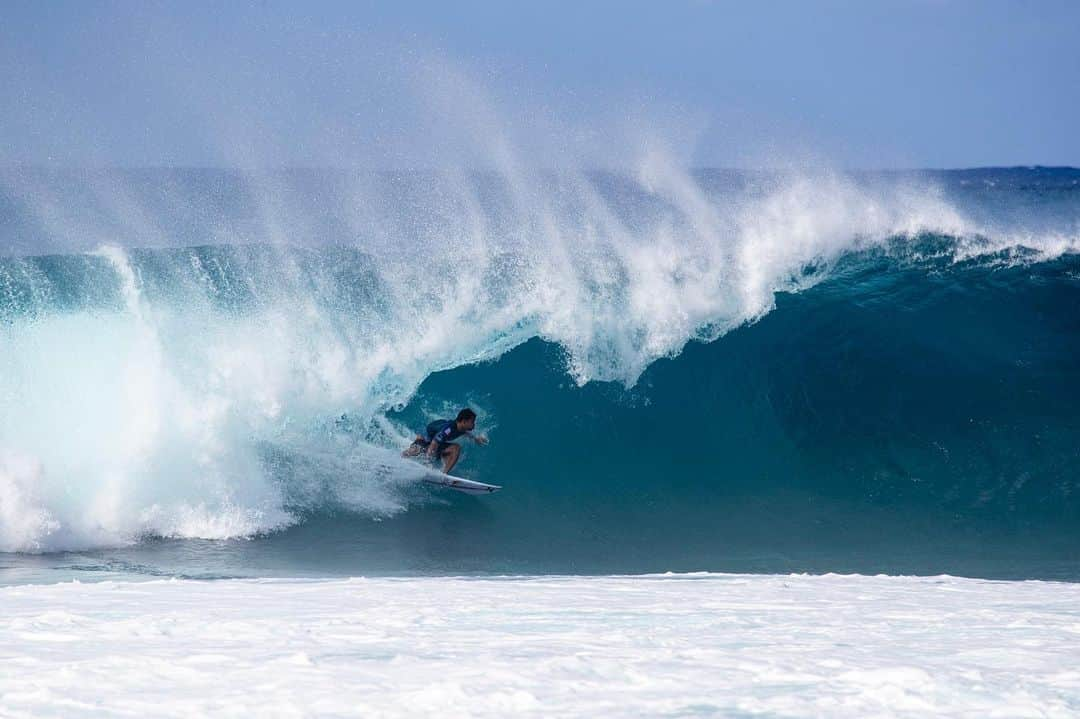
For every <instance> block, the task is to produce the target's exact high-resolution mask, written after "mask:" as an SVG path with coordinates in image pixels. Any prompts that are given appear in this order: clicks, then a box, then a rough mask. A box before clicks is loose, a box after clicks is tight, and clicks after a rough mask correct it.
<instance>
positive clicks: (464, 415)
mask: <svg viewBox="0 0 1080 719" xmlns="http://www.w3.org/2000/svg"><path fill="white" fill-rule="evenodd" d="M470 419H476V412H473V411H472V410H471V409H469V408H468V407H466V408H465V409H463V410H461V411H460V412H458V413H457V419H456V420H454V421H455V422H468V421H469V420H470Z"/></svg>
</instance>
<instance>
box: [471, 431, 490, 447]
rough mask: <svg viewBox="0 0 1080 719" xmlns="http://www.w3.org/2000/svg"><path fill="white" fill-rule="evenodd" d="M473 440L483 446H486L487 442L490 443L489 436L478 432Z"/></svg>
mask: <svg viewBox="0 0 1080 719" xmlns="http://www.w3.org/2000/svg"><path fill="white" fill-rule="evenodd" d="M473 442H476V443H477V444H478V445H480V446H481V447H483V446H484V445H485V444H487V443H488V438H487V437H485V436H484V435H482V434H478V435H476V436H475V437H473Z"/></svg>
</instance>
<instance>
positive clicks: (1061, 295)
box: [0, 169, 1080, 581]
mask: <svg viewBox="0 0 1080 719" xmlns="http://www.w3.org/2000/svg"><path fill="white" fill-rule="evenodd" d="M208 177H209V178H210V179H208ZM177 178H179V179H177ZM391 179H392V180H393V182H391V183H390V184H391V185H393V186H392V187H389V188H388V187H387V186H385V184H384V183H383V181H379V182H375V181H372V180H370V179H369V180H368V181H367V182H368V183H369V184H368V185H366V186H365V187H364V189H363V190H362V191H360V190H356V188H355V186H354V185H348V183H345V181H344V180H343V178H342V177H340V176H338V175H326V176H323V175H317V174H316V175H315V179H314V180H313V179H312V177H308V176H305V177H302V178H300V179H297V178H296V177H291V178H285V179H282V178H281V177H277V178H276V179H273V181H272V182H271V181H270V180H265V178H264V179H263V180H262V181H261V182H259V183H256V182H254V181H253V180H251V179H250V178H244V177H242V176H233V175H229V174H227V173H224V174H211V175H206V174H205V173H202V174H200V173H195V172H192V173H188V174H185V173H183V172H181V171H176V172H173V173H164V174H158V175H155V174H154V173H152V172H151V173H148V174H145V175H140V176H138V177H135V178H132V177H121V178H119V179H118V178H116V177H112V178H110V179H109V181H108V183H107V184H105V183H104V181H103V180H101V179H100V178H97V179H93V180H87V179H86V178H85V177H78V178H73V177H70V176H49V177H44V178H43V177H36V178H35V180H34V181H35V183H36V184H33V185H31V183H30V182H29V181H28V180H25V178H23V179H22V180H21V184H20V182H15V181H12V180H11V179H10V178H9V183H8V188H9V191H8V195H7V196H6V200H5V202H6V203H7V205H6V208H7V209H6V210H5V212H6V214H5V215H4V218H5V220H4V222H5V223H6V224H4V225H3V228H4V232H5V237H6V238H7V239H6V242H7V246H8V247H9V252H8V254H7V257H6V259H0V370H2V375H0V400H2V402H0V458H2V461H0V479H2V480H3V481H2V482H0V492H2V493H3V494H2V496H3V499H4V502H5V506H4V508H3V510H2V511H0V541H2V542H3V546H2V547H0V548H2V549H4V550H6V552H7V553H5V554H0V571H3V573H4V576H5V579H6V580H7V581H19V580H20V579H27V578H31V579H34V578H59V577H72V576H76V577H97V576H104V575H115V574H120V575H129V574H147V575H181V576H195V577H206V576H268V575H269V576H275V575H276V576H297V575H308V576H316V575H317V576H326V575H348V574H359V573H392V574H397V573H406V574H412V573H424V574H427V573H433V574H442V573H459V572H480V573H489V572H493V573H532V572H539V573H548V572H552V573H613V572H654V571H666V570H674V571H684V570H710V571H750V572H774V571H803V570H805V571H840V572H846V571H859V572H884V573H890V574H896V573H919V574H926V573H931V574H933V573H951V574H964V575H974V576H988V577H1053V578H1067V579H1076V578H1078V576H1080V569H1078V568H1080V493H1078V489H1080V485H1078V481H1080V480H1078V476H1080V475H1078V470H1080V410H1078V409H1077V406H1078V405H1077V399H1078V398H1080V255H1078V254H1077V252H1076V249H1077V238H1078V233H1080V185H1078V184H1077V183H1078V181H1080V172H1078V171H1074V170H1047V169H1028V170H1024V169H1017V170H984V171H959V172H947V173H906V174H905V173H881V174H875V175H862V176H842V177H836V176H828V177H824V178H813V179H811V180H806V179H805V178H788V177H774V176H764V175H752V174H746V173H744V174H739V173H723V172H705V173H696V174H686V175H679V176H677V177H674V178H672V177H663V176H661V177H653V178H646V179H647V180H648V181H644V180H643V179H642V178H640V177H638V178H627V177H621V176H610V175H590V176H583V177H573V178H560V177H544V178H540V179H534V180H533V181H531V182H530V183H529V184H527V185H526V186H525V187H526V189H525V190H522V189H521V187H520V186H518V185H515V183H514V182H511V181H510V180H507V179H505V178H496V177H492V176H478V177H473V178H471V179H470V180H469V181H468V182H466V186H464V187H463V186H460V185H458V184H454V183H452V182H449V181H447V182H436V181H433V180H432V178H430V177H421V176H408V177H405V178H401V177H397V178H391ZM315 180H317V181H318V182H316V181H315ZM383 180H386V178H383ZM181 181H182V182H181ZM387 181H388V180H387ZM275 183H276V184H275ZM394 183H397V184H396V185H395V184H394ZM469 183H471V184H469ZM181 184H182V185H183V186H184V187H185V188H187V189H186V190H185V193H186V194H183V195H182V198H183V201H180V200H179V199H177V196H173V197H172V198H171V200H170V202H171V203H172V204H169V203H166V202H165V201H164V200H161V199H160V197H159V196H158V195H155V194H154V193H153V192H151V189H152V188H154V187H158V188H161V187H171V188H174V189H175V188H176V187H178V186H180V185H181ZM270 185H272V188H271V189H267V187H268V186H270ZM315 185H317V187H315ZM346 185H348V189H347V190H346V189H343V188H346ZM373 186H374V187H375V188H376V189H372V187H373ZM12 187H14V188H16V189H18V190H19V191H18V192H16V191H15V190H11V189H10V188H12ZM118 187H119V188H121V190H122V191H121V190H118V189H117V188H118ZM88 188H89V189H88ZM103 188H105V189H103ZM313 188H314V189H313ZM395 188H396V189H395ZM177 192H179V191H177ZM354 192H356V193H359V194H358V195H355V196H354V195H352V194H350V193H354ZM76 195H78V196H80V197H82V198H83V200H82V201H83V202H84V203H85V207H88V208H91V209H92V211H90V210H87V212H86V213H83V214H79V215H78V216H77V217H75V216H74V214H78V213H74V214H73V216H64V217H62V218H61V219H57V217H58V215H57V213H56V212H55V211H54V212H53V213H52V214H49V213H47V212H44V211H43V209H42V208H43V207H45V206H46V205H48V206H50V207H54V208H55V207H56V204H57V202H58V199H57V198H67V200H68V202H67V204H64V203H61V205H62V206H64V207H70V206H72V204H73V203H74V202H75V201H74V200H73V199H71V198H73V197H74V196H76ZM165 196H167V193H165ZM46 197H47V198H50V203H51V204H50V203H46V202H45V201H44V200H43V199H42V198H46ZM103 197H104V198H109V199H110V202H108V203H106V202H104V201H103V199H102V198H103ZM120 197H122V198H123V199H124V201H123V202H120V201H119V199H118V198H120ZM147 197H157V198H158V199H157V200H154V201H153V202H152V201H150V200H148V199H146V198H147ZM207 198H217V200H218V201H219V202H220V203H221V205H220V206H219V207H217V208H216V212H217V214H216V215H215V214H214V212H212V211H211V210H214V209H215V208H213V207H208V203H209V200H208V199H207ZM357 198H359V199H357ZM347 200H356V202H355V204H350V203H349V202H347ZM361 200H362V201H361ZM165 205H168V206H165ZM328 207H329V208H331V209H329V210H326V211H325V212H323V211H322V210H325V209H326V208H328ZM343 207H346V208H347V207H351V208H353V212H352V214H349V213H348V212H345V211H343V210H342V208H343ZM410 207H412V208H415V209H416V211H415V212H410V211H408V208H410ZM358 208H359V209H358ZM136 215H137V216H138V218H139V221H138V222H135V221H134V220H133V219H132V217H134V216H136ZM43 218H45V219H43ZM358 218H359V219H358ZM50 219H51V224H50V222H47V221H46V220H50ZM335 228H336V229H335ZM140 238H144V239H146V238H148V239H153V240H156V241H154V242H151V241H140ZM200 238H201V239H200ZM221 238H231V239H232V241H230V242H221V241H217V240H219V239H221ZM238 238H242V239H251V240H253V242H240V241H237V239H238ZM196 239H199V241H195V240H196ZM279 240H280V241H279ZM82 244H85V245H86V246H85V247H83V246H80V245H82ZM35 247H37V248H40V249H42V250H47V251H36V250H35V249H34V248H35ZM99 248H100V249H99ZM465 404H469V405H471V406H473V407H474V408H475V409H476V410H477V411H478V412H479V414H480V422H479V426H478V429H479V430H480V431H486V432H487V433H488V434H489V436H490V439H491V444H490V445H489V446H488V447H484V448H479V447H473V446H471V445H470V446H467V447H466V453H465V458H464V459H463V461H462V463H461V465H460V473H461V474H462V475H463V476H467V477H470V478H473V479H477V480H480V481H485V482H494V483H497V484H501V485H503V486H504V487H505V489H504V490H503V491H502V492H501V493H499V494H496V495H492V496H488V497H479V498H477V497H468V496H464V495H457V494H455V493H449V492H445V491H440V490H435V489H429V488H427V487H423V486H420V485H418V484H417V483H416V482H415V481H413V479H414V478H415V468H413V467H412V465H409V464H408V463H405V462H403V461H402V460H400V459H399V458H397V452H398V451H399V450H400V449H401V448H402V447H403V446H404V445H405V444H407V442H408V439H409V437H410V434H411V433H412V432H414V431H416V430H418V429H419V428H420V427H422V426H423V425H424V424H426V423H427V422H428V421H430V419H433V418H435V417H440V416H448V415H450V414H452V412H453V411H455V410H456V408H457V407H459V406H462V405H465Z"/></svg>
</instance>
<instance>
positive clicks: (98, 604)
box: [0, 574, 1080, 717]
mask: <svg viewBox="0 0 1080 719" xmlns="http://www.w3.org/2000/svg"><path fill="white" fill-rule="evenodd" d="M0 606H2V607H3V612H2V613H0V663H2V664H3V666H4V671H3V672H2V673H0V714H3V715H5V716H38V717H44V716H70V715H72V714H80V715H93V716H129V715H154V716H177V717H179V716H251V715H255V714H258V715H266V716H315V715H322V716H325V715H350V716H351V715H363V716H415V715H419V714H424V715H434V714H438V715H440V716H507V715H511V714H513V715H522V714H524V715H536V716H588V717H594V716H657V715H680V716H682V715H688V714H717V715H721V716H731V715H740V716H750V715H755V716H756V715H765V716H790V717H801V716H830V717H865V716H910V717H924V716H946V717H989V716H1000V717H1005V716H1008V717H1020V716H1025V717H1026V716H1030V717H1068V716H1075V715H1076V714H1077V713H1078V712H1080V672H1077V670H1076V669H1075V667H1076V665H1077V663H1078V661H1080V642H1078V641H1077V637H1078V636H1080V585H1076V584H1062V583H1052V582H992V581H982V580H969V579H958V578H952V577H928V578H914V577H886V576H877V577H866V576H836V575H827V576H805V575H796V576H752V575H709V574H700V575H667V576H646V577H537V578H509V579H500V578H483V579H467V578H418V579H392V578H385V579H352V580H345V581H306V582H305V581H219V582H205V583H200V582H190V581H164V582H162V581H155V582H147V583H114V582H103V583H100V584H78V583H75V584H57V585H48V586H23V587H8V588H3V589H0Z"/></svg>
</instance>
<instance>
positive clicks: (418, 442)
mask: <svg viewBox="0 0 1080 719" xmlns="http://www.w3.org/2000/svg"><path fill="white" fill-rule="evenodd" d="M430 444H431V440H430V439H414V440H413V446H414V447H419V448H420V452H421V453H422V454H423V456H424V460H425V461H427V462H434V463H438V462H441V461H442V455H443V452H445V451H446V448H447V447H449V446H450V445H451V444H453V442H439V445H438V446H437V447H436V448H435V456H434V457H428V455H427V448H428V446H429V445H430Z"/></svg>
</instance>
